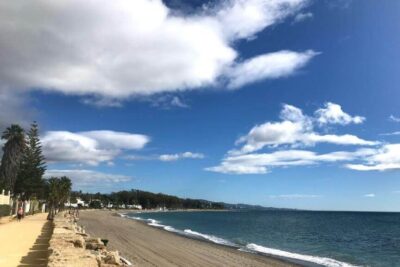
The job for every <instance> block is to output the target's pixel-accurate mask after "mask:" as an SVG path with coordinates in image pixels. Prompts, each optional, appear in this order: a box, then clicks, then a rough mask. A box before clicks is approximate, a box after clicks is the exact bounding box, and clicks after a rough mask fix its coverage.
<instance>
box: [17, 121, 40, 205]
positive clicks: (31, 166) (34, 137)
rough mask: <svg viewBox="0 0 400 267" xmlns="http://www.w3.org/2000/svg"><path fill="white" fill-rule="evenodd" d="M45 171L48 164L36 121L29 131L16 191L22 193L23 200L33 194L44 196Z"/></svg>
mask: <svg viewBox="0 0 400 267" xmlns="http://www.w3.org/2000/svg"><path fill="white" fill-rule="evenodd" d="M45 171H46V165H45V162H44V156H43V153H42V147H41V145H40V139H39V129H38V125H37V123H36V122H34V123H33V124H32V125H31V129H30V130H29V132H28V136H27V141H26V145H25V149H24V153H23V156H22V160H21V165H20V168H19V172H18V177H17V181H16V183H15V187H14V193H16V194H20V195H21V198H22V199H23V200H25V199H30V198H31V197H33V196H35V197H43V183H44V181H43V175H44V172H45Z"/></svg>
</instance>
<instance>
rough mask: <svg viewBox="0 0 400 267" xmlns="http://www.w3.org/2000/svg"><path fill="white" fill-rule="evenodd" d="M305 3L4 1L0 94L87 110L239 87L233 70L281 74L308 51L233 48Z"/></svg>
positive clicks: (237, 0)
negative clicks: (49, 99) (250, 55)
mask: <svg viewBox="0 0 400 267" xmlns="http://www.w3.org/2000/svg"><path fill="white" fill-rule="evenodd" d="M306 3H307V1H306V0H274V1H272V0H231V1H223V2H222V3H221V4H219V5H217V6H215V7H213V8H210V7H208V8H205V10H204V11H203V12H200V13H198V14H189V15H185V16H183V15H182V16H181V15H177V13H176V12H172V11H171V10H170V9H169V8H168V7H167V6H166V5H165V4H164V3H163V2H162V1H161V0H153V1H151V0H134V1H130V0H114V1H107V0H99V1H78V0H68V1H67V0H59V1H50V0H38V1H24V0H14V1H5V2H3V3H2V4H1V9H0V25H1V26H0V34H1V36H2V42H0V58H1V59H2V65H1V66H0V81H1V83H0V91H2V92H5V91H7V92H11V91H13V92H14V91H16V90H18V91H19V92H26V91H27V90H45V91H51V92H61V93H65V94H69V95H71V94H72V95H85V96H89V98H85V99H84V100H83V101H84V102H86V103H90V104H95V105H100V106H104V105H106V106H118V105H120V102H119V100H121V99H126V98H127V97H130V96H137V95H144V96H147V95H152V94H156V93H163V92H176V91H182V90H187V89H199V88H202V87H204V86H210V85H214V84H215V83H216V82H217V81H219V80H220V78H226V77H228V78H229V77H233V79H234V82H233V83H234V84H238V83H240V84H243V83H244V81H243V78H239V75H238V74H237V71H238V70H240V69H246V68H248V67H249V66H250V65H257V66H258V69H257V72H258V73H255V72H252V79H251V80H249V82H253V81H255V80H259V79H262V78H278V77H281V76H282V75H284V76H287V75H289V74H291V72H293V71H296V70H297V69H298V68H299V67H301V66H303V65H304V64H305V63H306V61H308V60H309V58H311V56H312V54H313V53H312V52H305V53H296V52H292V51H288V52H284V53H286V54H285V55H286V56H284V57H283V54H282V53H283V52H282V51H281V52H278V54H277V53H272V54H265V55H262V56H259V57H257V56H256V57H255V58H254V59H249V60H248V61H245V63H243V64H240V63H238V64H237V63H235V60H236V58H237V56H238V52H237V51H235V49H234V42H235V41H237V40H239V39H243V38H253V37H254V36H255V35H256V34H257V33H258V32H260V31H261V30H263V29H264V28H266V27H268V26H271V25H274V24H276V23H279V22H280V21H282V20H283V19H284V18H286V17H287V16H291V15H294V14H295V13H296V12H298V11H299V10H300V9H301V8H302V7H303V6H304V5H305V4H306ZM278 56H279V60H278V59H277V58H278ZM282 57H283V58H282ZM272 58H273V59H274V60H272ZM232 66H236V67H234V68H232ZM275 68H276V69H275ZM230 69H232V71H233V72H235V71H236V74H235V75H233V76H232V75H231V76H230V73H229V70H230ZM235 69H236V70H235ZM227 70H228V71H227ZM241 79H242V80H241ZM222 80H224V79H222Z"/></svg>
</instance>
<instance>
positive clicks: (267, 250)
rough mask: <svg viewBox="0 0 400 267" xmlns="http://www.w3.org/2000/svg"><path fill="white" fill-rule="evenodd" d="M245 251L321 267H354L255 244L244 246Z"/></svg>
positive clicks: (331, 260)
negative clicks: (320, 266)
mask: <svg viewBox="0 0 400 267" xmlns="http://www.w3.org/2000/svg"><path fill="white" fill-rule="evenodd" d="M246 249H249V250H250V251H255V252H260V253H263V254H268V255H272V256H279V257H282V258H288V259H295V260H301V261H306V262H312V263H316V264H319V265H322V266H327V267H355V265H351V264H349V263H346V262H341V261H337V260H334V259H331V258H325V257H317V256H310V255H303V254H298V253H292V252H288V251H284V250H279V249H273V248H267V247H263V246H260V245H257V244H252V243H251V244H248V245H247V246H246Z"/></svg>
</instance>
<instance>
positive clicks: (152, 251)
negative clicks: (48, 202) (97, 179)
mask: <svg viewBox="0 0 400 267" xmlns="http://www.w3.org/2000/svg"><path fill="white" fill-rule="evenodd" d="M79 224H80V225H82V226H84V227H85V229H86V232H87V233H89V234H90V235H92V236H98V237H100V238H104V239H108V240H109V244H108V246H107V247H108V248H109V249H112V250H118V251H119V252H120V253H121V255H122V256H123V257H125V258H127V259H128V260H130V261H132V263H134V265H135V266H163V267H164V266H165V267H168V266H185V267H186V266H231V267H234V266H238V267H239V266H240V267H244V266H276V267H278V266H279V267H280V266H298V265H294V264H291V263H286V262H283V261H280V260H278V259H274V258H269V257H266V256H261V255H257V254H252V253H246V252H242V251H238V250H237V249H234V248H229V247H225V246H221V245H217V244H212V243H208V242H204V241H200V240H194V239H190V238H185V237H182V236H178V235H176V234H173V233H169V232H167V231H164V230H162V229H157V228H154V227H151V226H148V225H146V224H144V223H143V222H139V221H134V220H131V219H127V218H122V217H119V216H118V215H116V214H115V213H112V212H109V211H100V210H99V211H81V213H80V221H79Z"/></svg>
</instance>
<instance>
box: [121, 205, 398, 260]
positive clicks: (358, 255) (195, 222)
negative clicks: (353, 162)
mask: <svg viewBox="0 0 400 267" xmlns="http://www.w3.org/2000/svg"><path fill="white" fill-rule="evenodd" d="M126 216H128V217H131V218H136V219H141V220H146V221H147V222H148V223H149V225H152V226H154V227H160V228H164V229H165V230H167V231H171V232H176V233H178V234H182V235H187V236H189V237H193V238H199V239H206V240H208V241H210V242H215V243H219V244H224V245H230V246H236V247H238V248H239V249H242V250H246V251H249V252H259V253H265V254H270V255H276V256H280V257H287V258H292V259H297V260H302V261H305V262H308V263H310V266H315V264H317V265H322V266H353V265H355V266H377V267H383V266H385V267H386V266H399V264H400V213H374V212H310V211H229V212H206V211H205V212H152V213H140V214H137V213H128V214H126Z"/></svg>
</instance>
